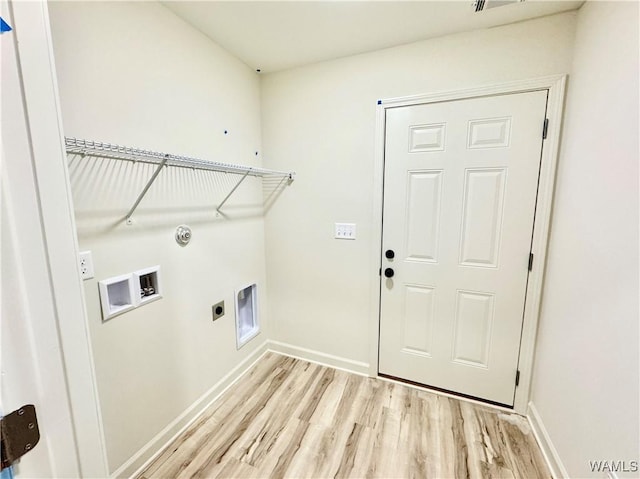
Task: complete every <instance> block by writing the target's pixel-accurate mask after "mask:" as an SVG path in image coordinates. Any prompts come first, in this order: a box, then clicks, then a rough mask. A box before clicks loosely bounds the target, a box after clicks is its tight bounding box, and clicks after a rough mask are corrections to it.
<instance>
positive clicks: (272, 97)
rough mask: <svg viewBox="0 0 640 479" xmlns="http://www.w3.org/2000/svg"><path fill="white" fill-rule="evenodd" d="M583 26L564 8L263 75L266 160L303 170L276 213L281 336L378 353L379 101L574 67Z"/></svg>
mask: <svg viewBox="0 0 640 479" xmlns="http://www.w3.org/2000/svg"><path fill="white" fill-rule="evenodd" d="M574 27H575V13H565V14H560V15H555V16H550V17H545V18H541V19H537V20H532V21H527V22H522V23H518V24H514V25H510V26H504V27H498V28H492V29H487V30H480V31H475V32H470V33H462V34H457V35H451V36H447V37H442V38H437V39H433V40H428V41H424V42H419V43H414V44H410V45H406V46H401V47H397V48H392V49H388V50H382V51H378V52H374V53H370V54H364V55H358V56H354V57H350V58H344V59H340V60H336V61H331V62H325V63H320V64H316V65H312V66H308V67H302V68H298V69H294V70H290V71H285V72H281V73H274V74H270V75H266V76H264V77H263V82H262V129H263V143H264V149H265V157H266V161H267V162H268V165H269V166H270V167H273V168H276V167H278V168H285V167H286V168H293V169H295V170H296V171H297V177H296V182H295V184H294V185H293V187H292V188H291V189H290V190H289V191H287V192H286V193H287V194H286V195H282V197H281V198H280V199H279V202H278V205H277V206H278V207H277V208H274V209H272V210H271V211H269V213H268V215H267V222H266V226H267V253H268V254H267V271H268V278H269V294H270V301H269V302H270V307H271V310H270V317H272V318H273V337H274V339H276V340H278V341H282V342H284V343H289V344H293V345H295V346H297V347H302V348H308V349H311V350H316V351H321V352H323V353H325V354H331V355H334V356H338V357H342V358H346V359H349V360H352V361H358V362H360V363H368V362H369V351H370V346H371V345H370V338H369V331H370V324H371V322H372V321H376V318H377V314H378V311H377V308H374V307H373V306H372V305H373V300H374V298H372V297H371V295H372V289H371V281H372V278H373V279H374V280H375V279H377V275H378V267H379V264H378V263H374V262H373V261H372V255H373V254H374V253H373V252H372V251H371V249H372V230H373V227H374V225H373V224H372V218H373V211H374V208H380V207H381V206H380V205H376V204H373V198H374V192H373V177H374V167H373V166H374V146H375V143H374V134H375V118H376V115H375V111H376V102H377V100H378V99H384V98H391V97H399V96H406V95H415V94H424V93H431V92H436V91H443V90H455V89H460V88H467V87H476V86H480V85H483V84H487V83H501V82H506V81H510V80H519V79H527V78H534V77H540V76H545V75H551V74H561V73H567V72H568V70H569V68H570V65H571V55H572V48H573V38H574ZM335 222H353V223H357V239H356V240H355V241H344V240H335V239H333V223H335ZM283 231H291V234H290V235H285V234H283V233H282V232H283Z"/></svg>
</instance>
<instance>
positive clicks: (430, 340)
mask: <svg viewBox="0 0 640 479" xmlns="http://www.w3.org/2000/svg"><path fill="white" fill-rule="evenodd" d="M546 105H547V90H540V91H533V92H527V93H518V94H505V95H496V96H489V97H480V98H472V99H463V100H457V101H447V102H441V103H429V104H424V105H414V106H404V107H397V108H388V109H387V110H386V133H385V159H384V164H385V172H384V210H383V242H382V245H383V251H382V284H381V311H380V314H381V317H380V351H379V353H380V354H379V372H380V374H383V375H388V376H393V377H397V378H401V379H405V380H409V381H413V382H417V383H420V384H424V385H428V386H432V387H435V388H440V389H443V390H447V391H452V392H456V393H460V394H464V395H468V396H473V397H477V398H481V399H484V400H488V401H492V402H496V403H500V404H505V405H509V406H512V405H513V402H514V393H515V387H516V373H517V369H518V356H519V349H520V336H521V331H522V321H523V313H524V306H525V304H524V303H525V292H526V287H527V279H528V267H529V254H530V251H531V240H532V233H533V220H534V213H535V208H536V196H537V189H538V176H539V169H540V158H541V152H542V141H543V139H542V133H543V125H544V119H545V112H546ZM390 256H392V258H389V257H390ZM387 275H389V276H391V275H393V276H392V277H387Z"/></svg>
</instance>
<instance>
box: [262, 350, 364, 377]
mask: <svg viewBox="0 0 640 479" xmlns="http://www.w3.org/2000/svg"><path fill="white" fill-rule="evenodd" d="M267 348H268V350H269V351H272V352H274V353H278V354H282V355H284V356H291V357H292V358H297V359H303V360H305V361H309V362H310V363H316V364H320V365H322V366H328V367H330V368H334V369H341V370H343V371H347V372H350V373H354V374H359V375H361V376H369V363H364V362H361V361H354V360H353V359H347V358H342V357H340V356H334V355H332V354H327V353H322V352H320V351H315V350H313V349H307V348H301V347H298V346H294V345H292V344H288V343H282V342H280V341H267Z"/></svg>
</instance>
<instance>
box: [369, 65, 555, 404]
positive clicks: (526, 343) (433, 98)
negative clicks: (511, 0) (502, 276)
mask: <svg viewBox="0 0 640 479" xmlns="http://www.w3.org/2000/svg"><path fill="white" fill-rule="evenodd" d="M565 84H566V75H553V76H547V77H542V78H535V79H529V80H520V81H514V82H509V83H501V84H491V85H485V86H480V87H476V88H469V89H464V90H454V91H445V92H437V93H432V94H426V95H418V96H410V97H401V98H390V99H386V100H379V101H378V105H377V108H376V133H375V139H376V145H375V157H374V188H373V191H374V202H373V204H374V208H373V222H372V225H373V232H372V242H373V243H372V248H371V251H372V253H371V254H372V264H373V265H375V271H372V275H371V277H372V280H371V298H372V302H373V304H372V308H371V310H372V311H375V312H377V314H372V315H371V321H370V333H369V334H370V336H369V338H370V342H369V344H370V345H371V346H370V351H369V358H370V361H369V375H370V376H372V377H376V376H378V346H379V341H380V336H379V324H380V293H381V290H380V284H381V283H380V277H379V275H378V274H377V273H378V269H379V268H380V267H381V263H380V258H381V251H382V221H383V218H382V205H383V198H384V189H383V188H384V150H385V116H386V115H385V112H386V109H387V108H394V107H399V106H411V105H419V104H428V103H436V102H443V101H452V100H461V99H468V98H478V97H485V96H492V95H500V94H510V93H525V92H530V91H538V90H548V92H549V96H548V101H547V119H548V120H549V126H548V130H547V137H546V139H545V140H544V144H543V148H542V157H541V166H540V180H539V186H538V200H537V203H536V213H535V217H534V223H533V224H534V232H533V241H532V249H531V251H532V253H533V255H534V258H533V264H532V270H531V272H530V273H529V281H528V284H527V291H526V296H525V301H526V305H525V311H524V320H523V325H522V338H521V341H520V359H519V371H520V383H519V385H518V387H517V388H516V394H515V402H514V407H513V410H514V411H515V412H517V413H520V414H525V413H526V412H527V404H528V402H529V394H530V389H531V377H532V372H533V359H534V352H535V338H536V333H537V329H538V317H539V313H540V300H541V297H542V288H543V281H544V268H545V264H546V256H547V245H548V238H549V227H550V221H551V209H552V204H553V191H554V185H555V177H556V169H557V161H558V152H559V145H560V133H561V122H562V110H563V106H564V92H565ZM541 127H542V125H541Z"/></svg>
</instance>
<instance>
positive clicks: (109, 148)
mask: <svg viewBox="0 0 640 479" xmlns="http://www.w3.org/2000/svg"><path fill="white" fill-rule="evenodd" d="M64 141H65V146H66V150H67V153H72V154H76V155H81V156H93V157H98V158H111V159H115V160H127V161H134V162H141V163H151V164H154V165H157V168H156V170H155V171H154V173H153V175H151V178H149V181H147V184H146V185H145V187H144V188H143V189H142V191H141V192H140V194H139V195H138V198H137V199H136V201H135V202H134V204H133V206H132V207H131V209H129V211H128V212H127V214H126V216H125V219H126V221H127V223H129V222H130V220H131V216H132V215H133V213H134V211H135V210H136V208H137V207H138V205H139V204H140V202H141V201H142V198H144V195H146V194H147V191H149V188H150V187H151V185H152V184H153V182H154V181H155V180H156V178H157V177H158V175H159V174H160V172H161V171H162V168H163V167H165V166H172V167H177V168H191V169H196V170H208V171H219V172H222V173H232V174H236V175H241V177H240V179H239V180H238V182H237V183H236V184H235V186H234V187H233V188H232V189H231V191H229V193H228V194H227V196H225V198H224V199H223V200H222V201H221V202H220V203H219V204H218V206H217V207H216V211H217V212H220V208H222V206H223V205H224V204H225V203H226V202H227V200H228V199H229V198H230V197H231V195H232V194H233V193H234V192H235V191H236V189H237V188H238V186H240V184H241V183H242V182H243V181H244V180H245V179H246V178H247V176H254V177H259V178H262V177H266V176H269V177H278V178H282V180H283V181H284V180H287V182H288V183H291V182H292V181H293V178H294V175H295V173H294V172H292V171H290V172H285V171H277V170H269V169H265V168H254V167H250V166H241V165H233V164H230V163H220V162H217V161H207V160H202V159H200V158H191V157H188V156H181V155H173V154H169V153H159V152H156V151H151V150H141V149H138V148H132V147H128V146H120V145H115V144H112V143H103V142H100V141H91V140H81V139H78V138H69V137H65V139H64Z"/></svg>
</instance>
